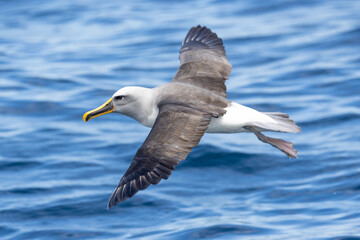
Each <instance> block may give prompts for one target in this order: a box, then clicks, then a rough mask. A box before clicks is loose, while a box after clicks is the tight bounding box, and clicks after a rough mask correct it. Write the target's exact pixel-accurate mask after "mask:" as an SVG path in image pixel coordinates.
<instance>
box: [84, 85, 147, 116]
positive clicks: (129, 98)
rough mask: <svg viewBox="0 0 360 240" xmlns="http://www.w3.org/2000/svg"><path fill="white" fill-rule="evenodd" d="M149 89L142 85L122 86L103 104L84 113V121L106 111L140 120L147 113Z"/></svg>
mask: <svg viewBox="0 0 360 240" xmlns="http://www.w3.org/2000/svg"><path fill="white" fill-rule="evenodd" d="M150 91H151V89H149V88H143V87H124V88H121V89H119V90H118V91H117V92H116V93H114V95H113V96H112V97H111V98H110V99H109V100H108V101H107V102H105V103H104V104H103V105H101V106H100V107H98V108H95V109H94V110H91V111H89V112H87V113H85V114H84V116H83V119H84V122H87V121H89V120H90V119H92V118H95V117H98V116H102V115H104V114H107V113H111V112H116V113H121V114H124V115H127V116H129V117H132V118H134V119H136V120H137V121H139V122H141V120H142V118H144V117H145V116H147V114H149V111H150V109H149V107H148V106H149V104H151V94H150Z"/></svg>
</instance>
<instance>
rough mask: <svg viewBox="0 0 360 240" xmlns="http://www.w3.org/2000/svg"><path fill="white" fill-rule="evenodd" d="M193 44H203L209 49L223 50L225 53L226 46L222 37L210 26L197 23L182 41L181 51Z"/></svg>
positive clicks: (202, 45)
mask: <svg viewBox="0 0 360 240" xmlns="http://www.w3.org/2000/svg"><path fill="white" fill-rule="evenodd" d="M191 46H197V47H199V46H201V47H203V48H204V47H205V48H209V49H217V50H221V51H222V52H224V53H225V48H224V45H223V41H222V39H221V38H219V37H218V36H217V34H216V33H214V32H212V31H211V30H210V29H209V28H208V27H206V26H201V25H197V26H196V27H192V28H191V29H190V30H189V32H188V34H187V35H186V37H185V39H184V41H183V42H182V45H181V49H180V53H181V52H183V51H186V50H188V49H187V48H190V47H191Z"/></svg>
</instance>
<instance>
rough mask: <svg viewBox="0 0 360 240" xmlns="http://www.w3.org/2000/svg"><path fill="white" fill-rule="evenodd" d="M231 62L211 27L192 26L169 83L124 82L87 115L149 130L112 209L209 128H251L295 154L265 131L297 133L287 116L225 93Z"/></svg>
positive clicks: (171, 165) (160, 175)
mask: <svg viewBox="0 0 360 240" xmlns="http://www.w3.org/2000/svg"><path fill="white" fill-rule="evenodd" d="M231 68H232V66H231V64H230V63H229V61H228V59H227V57H226V54H225V48H224V46H223V41H222V39H221V38H219V37H218V36H217V35H216V34H215V33H213V32H212V31H211V30H210V29H209V28H207V27H205V26H204V27H201V26H196V27H193V28H191V29H190V31H189V32H188V34H187V35H186V37H185V39H184V41H183V42H182V45H181V49H180V67H179V68H178V70H177V72H176V74H175V76H174V78H173V79H172V81H171V82H170V83H166V84H163V85H160V86H158V87H155V88H152V89H150V88H144V87H124V88H121V89H120V90H118V91H117V92H115V94H114V95H113V96H112V97H111V98H110V99H109V100H108V101H107V102H105V103H104V104H103V105H101V106H100V107H98V108H96V109H94V110H91V111H89V112H87V113H85V114H84V116H83V120H84V121H85V122H87V121H89V120H90V119H92V118H95V117H98V116H101V115H104V114H107V113H111V112H114V113H121V114H124V115H126V116H129V117H131V118H133V119H135V120H136V121H138V122H139V123H141V124H142V125H144V126H146V127H150V128H151V131H150V133H149V135H148V136H147V138H146V139H145V142H144V143H143V144H142V146H141V147H140V148H139V149H138V151H137V153H136V154H135V157H134V158H133V160H132V162H131V164H130V167H129V168H128V170H127V171H126V172H125V174H124V176H123V177H122V178H121V180H120V182H119V184H118V186H117V187H116V188H115V190H114V192H113V193H112V195H111V197H110V200H109V202H108V209H109V208H111V207H113V206H115V205H116V204H118V203H119V202H122V201H124V200H126V199H128V198H130V197H132V196H134V195H135V194H136V193H137V192H138V191H139V190H144V189H145V188H147V187H148V186H149V185H150V184H158V183H159V182H160V180H161V179H168V177H169V176H170V174H171V172H172V171H173V170H174V169H175V166H176V165H177V164H178V163H179V162H180V161H182V160H185V158H186V157H187V155H188V154H189V153H190V151H191V149H192V148H193V147H195V146H197V145H198V144H199V141H200V139H201V137H202V136H203V135H204V134H205V133H238V132H251V133H254V134H255V135H256V136H257V138H258V139H259V140H260V141H262V142H264V143H268V144H270V145H272V146H274V147H276V148H278V149H279V150H281V151H282V152H284V153H285V154H286V155H288V156H289V157H290V158H291V157H297V156H296V154H297V151H296V150H295V149H294V148H293V144H292V143H291V142H287V141H284V140H282V139H277V138H271V137H267V136H265V135H264V134H262V132H264V131H273V132H285V133H296V132H299V131H300V128H299V127H298V126H297V125H296V124H295V122H294V121H293V120H291V119H290V118H289V115H287V114H285V113H281V112H259V111H256V110H255V109H252V108H249V107H246V106H244V105H241V104H238V103H236V102H233V101H231V100H229V99H227V98H226V86H225V81H226V80H227V79H228V77H229V74H230V71H231Z"/></svg>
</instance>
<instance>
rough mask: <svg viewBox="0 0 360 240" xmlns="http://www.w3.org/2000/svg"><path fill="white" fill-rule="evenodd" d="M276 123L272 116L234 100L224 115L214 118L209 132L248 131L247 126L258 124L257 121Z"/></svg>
mask: <svg viewBox="0 0 360 240" xmlns="http://www.w3.org/2000/svg"><path fill="white" fill-rule="evenodd" d="M264 122H271V123H276V122H275V121H274V120H273V119H272V118H271V117H269V116H267V115H266V114H264V113H261V112H258V111H256V110H255V109H252V108H249V107H246V106H243V105H241V104H238V103H235V102H232V103H231V105H230V106H229V107H227V108H226V113H225V115H224V116H222V117H219V118H212V119H211V122H210V124H209V127H208V129H207V130H206V132H207V133H236V132H247V130H246V129H244V127H245V126H256V123H264Z"/></svg>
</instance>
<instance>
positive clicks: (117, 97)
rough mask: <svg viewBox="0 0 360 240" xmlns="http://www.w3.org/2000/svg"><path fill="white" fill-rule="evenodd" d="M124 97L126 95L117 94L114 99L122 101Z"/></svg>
mask: <svg viewBox="0 0 360 240" xmlns="http://www.w3.org/2000/svg"><path fill="white" fill-rule="evenodd" d="M123 98H124V96H116V97H114V99H115V100H116V101H120V100H121V99H123Z"/></svg>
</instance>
